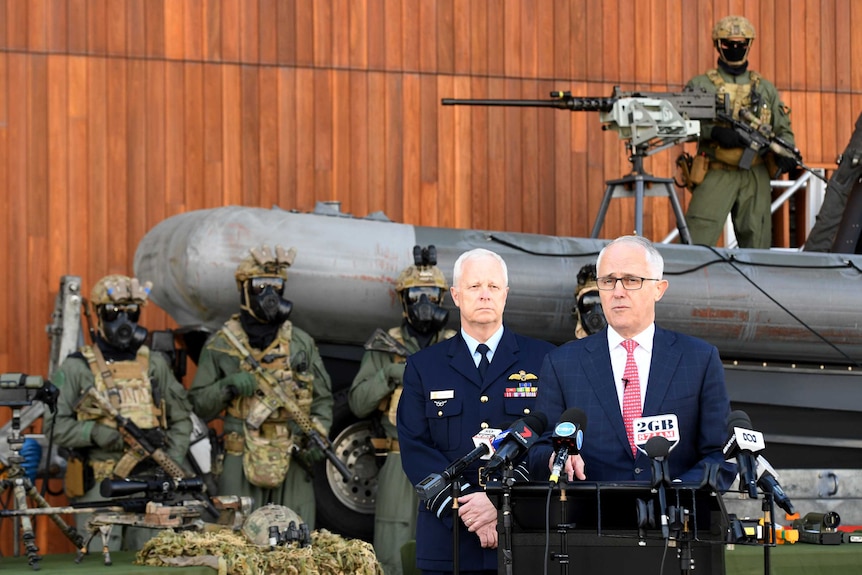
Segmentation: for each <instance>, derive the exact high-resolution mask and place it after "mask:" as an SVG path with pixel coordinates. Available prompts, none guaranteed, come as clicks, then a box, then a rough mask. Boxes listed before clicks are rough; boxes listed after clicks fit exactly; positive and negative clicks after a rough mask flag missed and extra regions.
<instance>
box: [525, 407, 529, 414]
mask: <svg viewBox="0 0 862 575" xmlns="http://www.w3.org/2000/svg"><path fill="white" fill-rule="evenodd" d="M524 415H530V408H529V407H525V408H524Z"/></svg>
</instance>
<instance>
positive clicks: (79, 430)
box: [45, 276, 192, 551]
mask: <svg viewBox="0 0 862 575" xmlns="http://www.w3.org/2000/svg"><path fill="white" fill-rule="evenodd" d="M129 281H130V279H129V278H126V277H125V276H108V277H106V278H103V279H102V280H100V282H99V283H98V284H97V285H96V287H95V288H94V290H93V296H92V298H91V304H92V305H93V307H94V308H97V307H99V306H101V305H102V304H104V303H106V301H109V300H106V297H105V294H104V293H100V290H102V291H104V287H105V285H106V284H108V285H110V284H111V282H120V283H122V282H129ZM115 301H116V302H118V303H128V302H131V301H132V299H130V298H121V299H119V300H115ZM136 303H138V304H139V305H143V304H144V303H145V302H144V301H137V302H136ZM100 323H101V322H100ZM103 337H104V333H102V328H101V327H100V331H99V335H98V336H97V345H98V347H99V351H100V352H101V353H102V354H103V357H104V358H105V361H106V362H107V366H108V368H109V369H110V370H111V371H112V378H113V380H114V384H115V385H116V388H117V390H118V395H119V396H120V397H121V398H122V399H121V401H120V407H119V411H120V413H121V415H124V416H126V417H128V418H129V419H131V420H132V421H134V422H135V423H136V424H137V425H138V426H139V427H140V428H141V429H143V430H146V429H150V428H153V427H156V426H159V427H160V426H161V424H160V420H161V421H163V422H165V423H166V424H167V425H166V427H165V428H164V430H165V435H166V437H167V443H166V445H165V446H164V448H165V451H166V452H167V454H168V455H169V456H170V457H171V458H172V459H173V460H174V461H176V462H178V463H180V464H181V465H184V462H185V457H186V452H187V451H188V447H189V437H190V434H191V430H192V424H191V420H190V419H189V414H190V413H191V404H190V403H189V400H188V398H187V396H186V390H185V388H184V387H183V386H182V384H180V383H179V382H178V381H177V380H176V378H175V377H174V374H173V371H171V368H170V366H169V365H168V362H167V360H166V359H165V357H164V356H163V355H162V354H160V353H158V352H151V351H150V350H149V349H148V348H147V347H146V346H141V347H139V348H138V349H137V350H134V351H132V350H126V351H125V352H124V353H120V352H118V350H116V349H114V348H112V346H110V344H106V343H105V341H104V339H103ZM94 353H95V351H94V348H93V347H91V346H85V347H83V348H81V349H80V350H79V351H78V352H76V353H73V354H71V355H70V356H69V357H67V358H66V359H65V360H64V361H63V363H62V364H61V365H60V367H59V368H58V369H57V370H56V371H55V372H54V375H53V376H52V381H53V383H54V384H55V385H56V386H57V388H58V389H59V390H60V396H59V398H58V400H57V413H56V414H55V415H54V416H53V417H47V416H46V420H45V423H46V430H45V433H46V434H49V435H50V434H51V433H52V432H53V437H54V441H55V442H56V443H57V445H58V446H60V447H66V448H69V449H73V450H76V451H77V452H79V453H80V454H82V455H83V456H84V458H85V459H86V465H87V467H88V470H87V471H88V475H90V472H91V475H90V476H91V477H92V484H91V482H89V481H88V482H87V484H85V489H86V493H84V495H83V496H81V497H71V498H72V499H73V500H74V501H76V502H85V501H95V500H103V499H104V497H102V496H101V494H100V493H99V484H100V483H101V481H102V479H104V478H106V477H111V476H112V474H113V471H114V465H115V464H116V463H117V462H119V461H120V459H121V458H122V457H123V454H124V453H125V451H126V446H124V445H123V443H122V440H121V439H120V438H119V435H118V434H116V432H114V433H113V434H112V433H111V430H112V429H114V430H115V429H116V424H115V423H114V422H113V421H110V420H109V419H106V418H101V419H94V418H89V417H86V416H82V415H81V414H79V413H78V412H76V410H75V406H76V404H77V403H78V400H79V399H80V398H81V397H82V395H83V394H84V393H85V392H86V390H87V389H88V388H90V387H93V386H94V385H95V386H96V389H99V390H101V391H102V392H103V393H104V389H105V382H104V378H102V376H101V375H99V376H98V377H97V376H96V375H94V372H95V373H98V367H97V365H96V363H95V362H94V361H93V362H92V363H90V362H88V360H93V358H94ZM150 390H151V391H150ZM148 392H149V393H148ZM52 428H53V429H52ZM104 437H109V438H113V439H115V440H114V441H111V442H110V443H107V442H106V441H104V440H103V439H102V438H104ZM98 441H101V442H102V445H99V443H98ZM156 468H157V465H156V464H155V463H154V462H153V461H152V460H149V459H147V460H144V461H142V462H141V463H140V464H138V465H137V466H136V467H135V469H134V474H135V475H140V474H142V473H144V474H146V473H150V474H151V473H152V472H153V471H155V470H156ZM75 518H76V522H77V527H78V530H79V532H81V533H82V534H83V533H84V531H85V530H86V522H87V520H88V519H89V515H87V514H79V515H76V516H75ZM156 533H157V531H156V530H153V529H146V528H137V527H126V528H121V527H120V526H116V527H114V529H113V530H112V534H111V539H110V543H109V548H110V549H111V550H112V551H117V550H119V549H120V548H121V547H122V548H123V549H131V550H137V549H140V548H141V546H142V545H143V544H144V543H145V542H146V541H147V540H149V539H150V538H151V537H152V536H154V535H155V534H156ZM121 540H122V541H121ZM101 545H102V542H101V540H100V539H99V538H98V537H96V538H94V539H93V541H92V542H91V550H93V551H98V550H99V549H101Z"/></svg>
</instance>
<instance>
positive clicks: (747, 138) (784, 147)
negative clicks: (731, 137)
mask: <svg viewBox="0 0 862 575" xmlns="http://www.w3.org/2000/svg"><path fill="white" fill-rule="evenodd" d="M717 117H718V119H719V120H721V121H722V122H726V123H727V124H729V125H730V127H732V128H733V130H734V131H735V132H736V133H737V135H738V136H739V138H740V139H741V140H742V142H743V143H744V144H745V150H744V151H743V153H742V158H741V159H740V160H739V167H740V168H742V169H744V170H747V169H749V168H751V163H752V162H753V161H754V158H756V157H757V156H760V155H763V154H765V153H766V152H768V151H772V152H773V153H775V154H777V155H779V156H785V157H787V158H793V160H794V161H796V164H797V165H798V166H799V167H800V168H802V169H803V170H806V171H807V172H809V173H810V174H811V175H813V176H816V177H818V178H820V179H821V180H823V181H824V182H826V178H824V177H823V176H821V175H820V174H818V173H817V172H815V171H813V170H812V169H811V168H809V167H808V166H806V165H805V164H804V163H802V153H800V151H799V149H798V148H797V147H796V146H794V145H792V144H791V143H790V142H788V141H787V140H785V139H783V138H781V137H779V136H777V135H775V132H774V131H773V130H772V126H770V125H769V124H764V123H763V122H761V121H760V119H759V118H758V117H757V116H755V115H754V113H753V112H752V111H751V110H749V109H747V108H743V109H741V110H740V111H739V119H738V120H736V119H734V118H733V116H732V115H730V114H728V113H726V112H720V113H719V114H718V116H717ZM780 175H781V168H779V169H778V171H777V172H776V173H775V174H770V177H771V178H773V179H774V178H778V177H779V176H780Z"/></svg>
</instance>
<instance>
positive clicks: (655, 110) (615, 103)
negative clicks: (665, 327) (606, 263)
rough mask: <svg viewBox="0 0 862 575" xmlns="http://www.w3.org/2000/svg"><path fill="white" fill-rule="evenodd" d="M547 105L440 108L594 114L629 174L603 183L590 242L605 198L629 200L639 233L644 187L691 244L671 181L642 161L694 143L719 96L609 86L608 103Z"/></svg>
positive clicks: (448, 101)
mask: <svg viewBox="0 0 862 575" xmlns="http://www.w3.org/2000/svg"><path fill="white" fill-rule="evenodd" d="M550 96H551V99H550V100H459V99H452V98H444V99H443V100H442V104H443V105H444V106H518V107H539V108H557V109H560V110H570V111H572V112H599V119H600V120H601V122H602V129H603V130H611V131H614V132H617V133H618V134H619V137H620V139H621V140H625V145H626V151H627V152H628V154H629V158H628V159H629V162H631V164H632V171H631V173H629V174H628V175H626V176H624V177H622V178H620V179H618V180H610V181H608V182H607V184H608V187H607V190H606V191H605V195H604V198H603V199H602V203H601V206H600V207H599V213H598V215H597V216H596V222H595V224H594V226H593V231H592V233H591V235H590V237H593V238H596V237H598V235H599V232H600V231H601V227H602V224H603V223H604V219H605V214H606V213H607V209H608V206H609V205H610V201H611V198H615V197H632V196H634V198H635V232H636V233H637V234H638V235H640V234H641V233H642V231H643V197H644V195H645V194H646V190H647V188H648V187H651V186H652V185H657V186H659V187H660V188H661V189H662V192H661V193H656V192H652V193H649V194H646V195H664V194H666V195H667V196H668V198H669V199H670V201H671V206H672V207H673V211H674V215H675V216H676V222H677V228H678V229H679V233H680V237H681V238H682V241H683V242H684V243H689V244H690V243H691V236H690V234H689V233H688V227H687V226H686V224H685V217H684V216H683V212H682V207H681V206H680V204H679V199H678V198H677V196H676V193H675V192H674V189H673V186H672V185H671V184H673V179H670V178H657V177H655V176H652V175H651V174H648V173H647V172H646V171H645V170H644V167H643V159H644V157H646V156H650V155H652V154H655V153H656V152H659V151H661V150H664V149H666V148H669V147H670V146H673V145H675V144H678V143H682V142H688V141H692V140H695V139H696V138H697V137H698V135H699V134H700V121H701V120H709V121H713V120H715V119H716V117H717V115H718V113H719V112H721V111H726V110H727V105H726V103H725V99H724V98H723V97H722V96H719V95H716V94H711V93H709V92H706V91H705V90H684V91H682V92H639V91H633V92H623V91H621V90H620V88H619V86H615V87H614V90H613V93H612V94H611V96H610V97H606V98H595V97H577V96H572V94H571V93H570V92H560V91H554V92H551V94H550Z"/></svg>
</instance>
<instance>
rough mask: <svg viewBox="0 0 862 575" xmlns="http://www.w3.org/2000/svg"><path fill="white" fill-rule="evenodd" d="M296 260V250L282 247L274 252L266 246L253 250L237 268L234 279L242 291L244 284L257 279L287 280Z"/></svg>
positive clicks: (277, 247)
mask: <svg viewBox="0 0 862 575" xmlns="http://www.w3.org/2000/svg"><path fill="white" fill-rule="evenodd" d="M294 258H296V249H294V248H290V249H289V250H285V249H284V248H283V247H281V246H275V249H274V250H272V249H270V247H269V246H268V245H266V244H264V245H262V246H260V247H253V248H251V249H250V250H249V253H248V255H247V256H245V257H244V258H243V259H242V260H240V262H239V265H238V266H237V268H236V273H235V274H234V277H236V287H237V289H238V290H239V291H242V286H243V283H245V281H246V280H248V279H250V278H255V277H278V278H281V279H283V280H287V268H289V267H290V266H291V265H292V264H293V260H294Z"/></svg>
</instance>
